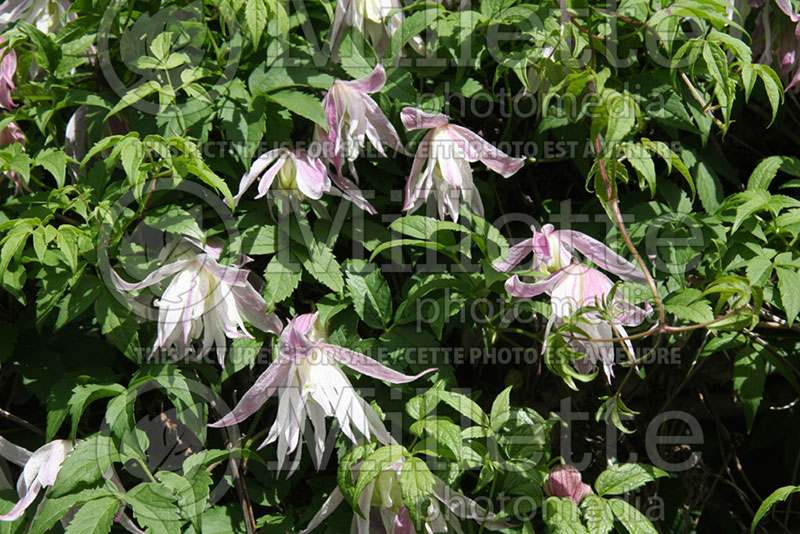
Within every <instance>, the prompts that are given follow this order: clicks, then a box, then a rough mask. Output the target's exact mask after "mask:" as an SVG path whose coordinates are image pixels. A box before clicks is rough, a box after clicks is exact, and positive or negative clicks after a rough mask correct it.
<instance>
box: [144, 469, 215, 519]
mask: <svg viewBox="0 0 800 534" xmlns="http://www.w3.org/2000/svg"><path fill="white" fill-rule="evenodd" d="M155 477H156V478H157V479H158V480H159V481H160V482H161V483H162V484H164V485H165V486H166V487H167V488H169V489H170V490H172V494H173V495H174V496H175V497H176V498H177V500H178V508H179V509H180V510H181V514H182V515H183V516H184V517H187V518H188V519H189V520H190V521H191V522H192V524H193V525H195V527H196V529H197V530H200V529H201V528H202V524H201V522H200V521H201V517H202V514H203V511H204V510H205V509H206V506H207V505H208V502H207V501H208V496H209V491H210V486H211V483H212V482H213V480H212V479H211V473H209V472H208V471H206V470H205V469H195V470H194V472H193V473H191V479H187V478H185V477H182V476H180V475H178V474H177V473H172V472H169V471H159V472H158V473H156V475H155Z"/></svg>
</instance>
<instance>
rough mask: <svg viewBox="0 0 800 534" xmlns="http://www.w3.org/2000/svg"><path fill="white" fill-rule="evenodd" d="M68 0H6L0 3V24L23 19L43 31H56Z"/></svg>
mask: <svg viewBox="0 0 800 534" xmlns="http://www.w3.org/2000/svg"><path fill="white" fill-rule="evenodd" d="M69 6H70V3H69V1H68V0H6V1H5V2H3V3H2V5H0V24H3V25H5V24H11V23H14V22H17V21H20V20H24V21H25V22H27V23H28V24H33V25H34V26H36V28H37V29H38V30H39V31H41V32H43V33H52V34H55V33H58V30H60V29H61V27H62V26H63V25H64V21H65V20H66V19H68V18H70V17H69V16H68V14H67V12H68V11H69Z"/></svg>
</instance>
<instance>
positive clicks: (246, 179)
mask: <svg viewBox="0 0 800 534" xmlns="http://www.w3.org/2000/svg"><path fill="white" fill-rule="evenodd" d="M282 151H283V149H280V148H276V149H275V150H270V151H269V152H265V153H264V154H262V155H261V156H259V157H258V159H256V160H255V161H254V162H253V164H252V165H251V166H250V170H249V171H248V172H247V173H245V175H244V176H242V180H241V181H240V182H239V192H238V193H236V196H235V197H233V199H234V200H235V201H238V200H239V199H240V198H241V197H242V195H244V193H245V191H247V189H248V188H249V187H250V186H251V185H253V182H255V181H256V180H257V179H258V177H259V176H261V174H262V173H263V172H264V170H266V168H267V167H269V165H270V163H272V162H273V161H275V160H276V159H277V158H278V156H280V154H281V152H282ZM278 169H280V167H278ZM277 172H278V170H275V173H277ZM274 177H275V175H274V174H273V175H272V178H274ZM262 180H263V179H262ZM270 181H271V180H270ZM267 189H269V186H267Z"/></svg>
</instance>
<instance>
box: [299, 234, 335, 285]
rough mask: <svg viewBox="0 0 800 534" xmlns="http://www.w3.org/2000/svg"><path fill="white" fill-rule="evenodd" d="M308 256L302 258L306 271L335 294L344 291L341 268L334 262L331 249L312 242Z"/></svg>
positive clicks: (318, 242)
mask: <svg viewBox="0 0 800 534" xmlns="http://www.w3.org/2000/svg"><path fill="white" fill-rule="evenodd" d="M308 253H309V256H308V257H307V258H303V267H305V269H306V271H308V273H309V274H310V275H311V276H313V277H314V278H316V279H317V281H318V282H322V283H323V284H325V285H326V286H328V287H329V288H331V289H332V290H333V291H335V292H336V293H341V292H342V291H343V290H344V276H343V275H342V266H341V265H340V264H339V262H338V261H336V258H335V257H334V256H333V251H332V250H331V248H330V247H329V246H328V245H326V244H325V243H323V242H321V241H316V240H314V241H313V242H312V243H311V245H310V246H309V247H308Z"/></svg>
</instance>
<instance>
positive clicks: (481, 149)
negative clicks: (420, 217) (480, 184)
mask: <svg viewBox="0 0 800 534" xmlns="http://www.w3.org/2000/svg"><path fill="white" fill-rule="evenodd" d="M400 117H401V119H402V121H403V124H404V125H405V127H406V128H407V129H408V130H419V129H422V128H430V129H431V130H430V131H429V132H428V133H427V134H425V137H423V138H422V141H421V142H420V145H419V148H418V149H417V153H416V155H415V156H414V163H413V165H412V167H411V175H410V176H409V177H408V182H406V200H405V205H404V206H403V210H404V211H409V212H413V211H415V210H416V209H417V208H419V207H420V206H421V205H422V204H423V203H424V202H425V201H426V200H427V199H428V197H429V196H430V194H431V193H433V194H434V196H435V197H436V200H437V203H438V207H439V218H440V219H445V218H446V217H447V216H448V215H449V216H450V217H451V218H452V219H453V221H457V220H458V210H459V203H460V200H461V199H462V198H463V200H464V201H465V202H467V203H468V204H469V205H470V206H471V207H472V210H473V211H474V212H475V213H476V214H478V215H482V214H483V203H482V202H481V197H480V195H479V194H478V192H477V191H476V190H475V186H474V184H473V182H472V168H471V167H470V163H474V162H476V161H479V160H480V161H481V162H483V163H484V164H485V165H486V166H487V167H489V168H490V169H491V170H493V171H494V172H496V173H499V174H500V175H502V176H503V177H505V178H508V177H509V176H511V175H513V174H514V173H516V172H517V171H518V170H519V169H520V168H521V167H522V166H523V164H524V163H525V160H524V159H523V158H512V157H511V156H509V155H507V154H505V153H503V152H501V151H500V150H498V149H497V148H495V147H494V146H492V145H491V144H490V143H488V142H486V141H485V140H484V139H483V138H482V137H480V136H479V135H478V134H476V133H474V132H472V131H471V130H469V129H467V128H464V127H463V126H458V125H455V124H450V121H449V120H448V118H447V117H446V116H445V115H442V114H436V115H433V114H430V113H425V112H424V111H421V110H419V109H416V108H410V107H409V108H405V109H403V111H402V112H401V114H400ZM423 167H424V169H423Z"/></svg>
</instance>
